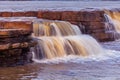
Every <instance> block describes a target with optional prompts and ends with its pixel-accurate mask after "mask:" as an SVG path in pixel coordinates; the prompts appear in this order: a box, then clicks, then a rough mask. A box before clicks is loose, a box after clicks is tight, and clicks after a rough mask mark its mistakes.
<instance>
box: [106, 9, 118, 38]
mask: <svg viewBox="0 0 120 80" xmlns="http://www.w3.org/2000/svg"><path fill="white" fill-rule="evenodd" d="M105 18H106V21H107V22H108V23H109V25H106V31H109V32H112V33H113V36H114V38H115V39H118V38H119V37H120V13H119V12H118V11H109V10H105Z"/></svg>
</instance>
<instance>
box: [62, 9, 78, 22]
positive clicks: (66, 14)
mask: <svg viewBox="0 0 120 80" xmlns="http://www.w3.org/2000/svg"><path fill="white" fill-rule="evenodd" d="M79 18H80V16H79V12H78V11H62V16H61V20H64V21H74V22H77V21H79Z"/></svg>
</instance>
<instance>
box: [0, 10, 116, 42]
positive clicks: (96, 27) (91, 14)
mask: <svg viewBox="0 0 120 80" xmlns="http://www.w3.org/2000/svg"><path fill="white" fill-rule="evenodd" d="M113 12H114V11H113ZM105 13H106V11H105V10H100V9H92V8H89V9H83V10H80V11H49V10H48V11H44V10H41V11H24V12H0V16H1V17H23V16H24V17H37V18H43V19H49V20H63V21H69V22H71V23H73V24H76V25H78V26H79V27H80V29H81V30H82V32H83V33H85V34H90V35H92V36H93V37H94V38H96V39H97V40H98V41H111V40H114V37H112V36H113V34H112V33H110V32H106V27H107V26H111V24H110V23H109V22H107V21H106V19H105V16H104V14H105Z"/></svg>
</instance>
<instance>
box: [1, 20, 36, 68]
mask: <svg viewBox="0 0 120 80" xmlns="http://www.w3.org/2000/svg"><path fill="white" fill-rule="evenodd" d="M14 20H15V21H14ZM0 24H2V25H1V26H0V28H1V29H0V66H16V65H22V64H25V63H28V62H31V59H32V55H31V57H30V56H29V57H28V55H29V54H31V53H30V47H32V46H34V45H35V44H36V43H35V42H34V41H32V38H31V36H30V35H31V33H32V22H30V21H29V22H28V21H27V20H26V21H25V20H21V19H20V18H18V20H17V19H15V18H14V19H13V18H2V19H0Z"/></svg>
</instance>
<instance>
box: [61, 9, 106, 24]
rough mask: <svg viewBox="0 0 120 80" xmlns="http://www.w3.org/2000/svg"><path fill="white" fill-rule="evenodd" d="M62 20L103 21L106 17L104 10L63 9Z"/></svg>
mask: <svg viewBox="0 0 120 80" xmlns="http://www.w3.org/2000/svg"><path fill="white" fill-rule="evenodd" d="M61 17H62V18H61V20H65V21H76V22H78V21H91V22H94V21H95V22H97V21H100V22H103V21H105V18H104V11H100V10H94V11H87V10H81V11H63V12H62V16H61Z"/></svg>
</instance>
